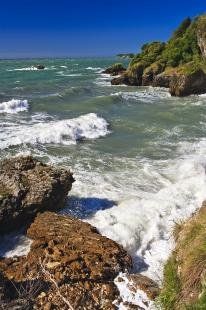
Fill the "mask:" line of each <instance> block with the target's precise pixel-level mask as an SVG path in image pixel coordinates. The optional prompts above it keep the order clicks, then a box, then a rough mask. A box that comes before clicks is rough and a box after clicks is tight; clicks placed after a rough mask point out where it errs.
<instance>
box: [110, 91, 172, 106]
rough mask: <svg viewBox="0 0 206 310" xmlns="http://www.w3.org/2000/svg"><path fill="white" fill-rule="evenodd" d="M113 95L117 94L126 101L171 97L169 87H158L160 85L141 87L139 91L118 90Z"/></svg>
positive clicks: (150, 100) (145, 100)
mask: <svg viewBox="0 0 206 310" xmlns="http://www.w3.org/2000/svg"><path fill="white" fill-rule="evenodd" d="M111 95H112V96H117V97H119V98H120V99H123V100H125V101H136V100H141V101H143V102H151V103H152V102H153V100H156V99H158V98H159V99H165V98H170V97H171V95H170V93H169V91H168V90H167V89H163V88H158V87H155V88H154V87H148V88H147V89H145V88H139V89H138V91H133V92H129V91H128V92H125V91H124V92H122V91H120V92H117V93H113V94H111Z"/></svg>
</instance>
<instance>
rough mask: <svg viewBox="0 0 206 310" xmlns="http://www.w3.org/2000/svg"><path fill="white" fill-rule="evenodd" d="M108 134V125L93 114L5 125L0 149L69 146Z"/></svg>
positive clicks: (0, 139)
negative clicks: (44, 145)
mask: <svg viewBox="0 0 206 310" xmlns="http://www.w3.org/2000/svg"><path fill="white" fill-rule="evenodd" d="M108 133H109V130H108V123H107V122H106V121H105V120H104V119H103V118H101V117H98V116H97V115H96V114H94V113H90V114H87V115H82V116H80V117H78V118H75V119H69V120H61V121H50V122H47V123H36V124H33V125H30V126H28V125H25V124H24V125H23V124H21V125H15V126H13V124H10V123H7V124H5V125H4V131H3V132H2V134H1V136H0V148H1V149H4V148H7V147H10V146H15V145H20V144H33V145H34V144H50V143H51V144H63V145H70V144H74V143H76V141H78V140H82V139H97V138H100V137H103V136H105V135H107V134H108Z"/></svg>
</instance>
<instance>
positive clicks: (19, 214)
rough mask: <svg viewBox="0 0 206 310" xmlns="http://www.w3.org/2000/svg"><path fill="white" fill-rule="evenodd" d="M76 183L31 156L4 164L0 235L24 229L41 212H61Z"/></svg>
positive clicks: (0, 170)
mask: <svg viewBox="0 0 206 310" xmlns="http://www.w3.org/2000/svg"><path fill="white" fill-rule="evenodd" d="M73 182H74V179H73V177H72V174H71V173H70V172H69V171H67V170H65V169H60V168H54V167H51V166H49V165H45V164H42V163H41V162H39V161H38V160H36V159H34V158H32V157H30V156H28V157H16V158H11V159H8V160H4V161H3V162H2V163H1V164H0V233H4V232H8V231H11V230H15V229H17V228H19V227H22V226H24V225H25V224H26V223H29V222H30V221H31V220H32V219H33V218H34V217H35V215H36V214H37V213H38V212H44V211H46V210H58V209H60V208H61V207H62V206H63V205H64V201H65V199H66V197H67V194H68V191H69V190H71V187H72V183H73Z"/></svg>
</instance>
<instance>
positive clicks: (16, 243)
mask: <svg viewBox="0 0 206 310" xmlns="http://www.w3.org/2000/svg"><path fill="white" fill-rule="evenodd" d="M31 243H32V241H31V239H29V238H27V237H26V236H25V235H23V234H21V233H18V232H13V233H9V234H7V235H4V236H1V237H0V257H12V256H22V255H27V254H28V252H29V250H30V246H31Z"/></svg>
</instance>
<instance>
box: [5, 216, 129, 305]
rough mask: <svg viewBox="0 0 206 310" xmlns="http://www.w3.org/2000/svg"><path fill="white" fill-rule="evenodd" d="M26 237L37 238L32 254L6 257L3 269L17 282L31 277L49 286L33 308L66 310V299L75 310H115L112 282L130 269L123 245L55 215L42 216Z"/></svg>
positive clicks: (86, 225)
mask: <svg viewBox="0 0 206 310" xmlns="http://www.w3.org/2000/svg"><path fill="white" fill-rule="evenodd" d="M27 235H28V237H29V238H31V239H33V243H32V245H31V249H30V252H29V253H28V255H27V256H23V257H14V258H9V259H8V258H7V259H3V260H2V261H1V262H0V268H1V269H2V271H3V273H4V276H5V277H7V278H8V279H9V280H12V281H15V282H17V283H18V282H19V283H22V282H25V281H26V280H28V277H29V279H30V280H31V279H33V280H34V279H38V278H41V279H42V281H44V283H45V282H47V283H49V285H48V286H47V289H44V290H43V291H42V292H39V296H38V297H37V298H36V299H35V304H36V308H35V307H34V309H46V306H47V305H50V308H49V309H68V305H67V303H66V302H65V300H66V301H69V303H70V304H71V305H72V307H73V308H74V309H105V310H106V309H114V306H113V304H112V302H113V301H114V299H116V298H117V297H118V290H117V288H116V286H115V284H114V282H113V280H114V279H115V277H116V276H117V275H118V274H119V272H125V271H127V270H129V269H130V268H131V267H132V262H131V258H130V256H129V255H128V254H127V253H126V251H125V250H124V249H123V248H122V247H121V246H119V245H118V244H117V243H115V242H114V241H112V240H110V239H108V238H106V237H103V236H101V235H100V234H99V233H98V231H97V230H96V228H94V227H92V226H91V225H90V224H88V223H85V222H82V221H80V220H77V219H74V218H71V217H69V216H63V215H58V214H55V213H52V212H45V213H43V214H39V215H38V216H37V217H36V219H35V221H34V223H33V224H32V225H31V226H30V228H29V229H28V231H27ZM44 287H45V285H44ZM83 305H84V307H83Z"/></svg>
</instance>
